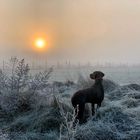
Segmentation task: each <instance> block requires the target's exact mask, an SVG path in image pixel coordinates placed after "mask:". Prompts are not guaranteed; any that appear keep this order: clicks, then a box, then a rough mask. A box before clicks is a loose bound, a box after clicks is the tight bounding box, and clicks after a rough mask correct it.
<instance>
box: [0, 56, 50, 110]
mask: <svg viewBox="0 0 140 140" xmlns="http://www.w3.org/2000/svg"><path fill="white" fill-rule="evenodd" d="M7 67H8V71H3V70H0V78H1V79H0V107H1V109H3V110H5V111H6V112H9V113H14V112H22V111H28V110H30V109H31V104H36V103H35V102H34V101H35V100H34V101H33V99H35V98H34V96H37V95H36V94H37V93H38V92H39V91H40V90H43V89H44V88H45V87H47V84H48V79H49V77H50V74H51V72H52V68H50V69H48V70H47V71H44V72H40V73H37V74H35V75H30V73H29V72H30V68H29V65H28V64H26V63H25V60H24V59H22V60H18V59H17V58H11V60H10V63H9V65H8V66H7ZM33 102H34V103H33Z"/></svg>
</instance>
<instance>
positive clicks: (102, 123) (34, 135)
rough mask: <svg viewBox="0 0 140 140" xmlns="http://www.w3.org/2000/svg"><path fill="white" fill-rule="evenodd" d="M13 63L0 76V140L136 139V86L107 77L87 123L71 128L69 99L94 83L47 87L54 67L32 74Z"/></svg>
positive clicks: (139, 129) (139, 131) (139, 125)
mask: <svg viewBox="0 0 140 140" xmlns="http://www.w3.org/2000/svg"><path fill="white" fill-rule="evenodd" d="M11 63H12V64H11V65H12V67H11V68H12V69H11V72H10V73H6V72H5V71H2V70H1V72H0V140H58V139H59V140H92V139H94V140H139V139H140V85H138V84H129V85H124V86H120V85H118V84H116V83H114V82H113V81H110V80H107V79H105V80H104V82H103V84H104V89H105V99H104V102H103V104H102V107H101V108H100V109H99V110H98V112H97V113H96V115H95V116H94V117H91V116H90V117H89V118H88V121H87V123H85V124H83V125H78V124H77V125H76V127H72V125H73V120H74V115H73V108H72V105H71V102H70V98H71V96H72V94H73V93H74V92H75V91H76V90H78V89H82V88H86V87H89V86H91V85H92V84H93V81H92V80H90V79H88V78H84V77H83V76H82V75H79V80H77V81H78V82H77V83H74V82H72V81H70V80H68V81H67V82H57V81H56V82H53V83H48V81H49V77H50V76H51V72H52V69H49V70H47V71H45V72H41V73H38V74H36V75H34V76H32V75H31V74H30V73H29V72H30V71H29V66H28V65H27V64H25V62H24V60H17V59H16V58H13V59H12V60H11ZM87 110H88V111H90V108H89V109H87ZM87 110H86V111H87Z"/></svg>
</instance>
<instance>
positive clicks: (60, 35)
mask: <svg viewBox="0 0 140 140" xmlns="http://www.w3.org/2000/svg"><path fill="white" fill-rule="evenodd" d="M38 36H43V37H45V38H46V40H47V41H48V42H49V43H48V44H49V46H50V48H49V50H46V51H44V53H43V52H37V51H36V50H34V49H33V45H32V42H33V40H34V39H35V37H38ZM139 53H140V0H0V55H1V58H2V59H3V58H4V57H10V56H22V57H28V58H31V59H34V57H36V56H40V57H41V56H42V57H47V59H48V61H50V62H53V63H55V62H57V61H65V60H70V61H71V62H72V63H73V62H76V63H77V62H83V63H85V62H87V61H89V62H91V63H95V62H100V63H104V62H114V63H120V62H121V63H130V64H133V63H140V55H139Z"/></svg>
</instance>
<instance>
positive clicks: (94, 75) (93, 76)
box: [90, 71, 105, 80]
mask: <svg viewBox="0 0 140 140" xmlns="http://www.w3.org/2000/svg"><path fill="white" fill-rule="evenodd" d="M104 76H105V74H104V73H103V72H101V71H95V72H93V73H91V74H90V78H91V79H94V80H96V79H102V78H103V77H104Z"/></svg>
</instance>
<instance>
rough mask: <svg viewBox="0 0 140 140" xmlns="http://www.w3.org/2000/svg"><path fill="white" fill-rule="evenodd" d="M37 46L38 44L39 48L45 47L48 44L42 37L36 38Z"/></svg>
mask: <svg viewBox="0 0 140 140" xmlns="http://www.w3.org/2000/svg"><path fill="white" fill-rule="evenodd" d="M35 46H36V48H38V49H43V48H45V46H46V41H45V39H42V38H38V39H36V40H35Z"/></svg>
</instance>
